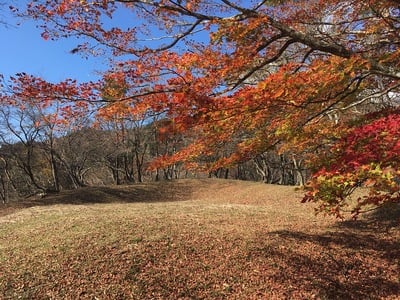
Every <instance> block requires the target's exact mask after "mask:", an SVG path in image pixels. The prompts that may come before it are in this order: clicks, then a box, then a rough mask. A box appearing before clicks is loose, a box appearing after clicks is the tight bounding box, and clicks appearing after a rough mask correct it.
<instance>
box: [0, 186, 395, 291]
mask: <svg viewBox="0 0 400 300" xmlns="http://www.w3.org/2000/svg"><path fill="white" fill-rule="evenodd" d="M300 199H301V193H298V192H295V191H294V189H293V188H292V187H283V186H273V185H265V184H261V183H253V182H239V181H224V180H211V179H210V180H182V181H175V182H169V183H149V184H141V185H133V186H121V187H100V188H84V189H82V190H78V191H69V192H64V193H62V194H60V195H54V196H53V195H52V196H48V197H46V198H44V199H36V200H30V201H26V202H24V203H21V204H19V205H18V206H16V205H11V206H9V207H2V208H1V206H0V208H1V209H0V295H1V296H0V299H400V225H399V223H398V221H399V218H400V214H399V211H398V209H397V208H396V209H395V208H391V210H390V209H389V210H387V211H385V212H379V213H375V214H371V215H368V216H366V217H364V218H362V219H361V220H359V221H357V222H353V221H347V222H337V221H335V220H334V219H332V218H329V217H325V218H324V217H323V216H315V215H314V213H313V207H312V204H301V203H300Z"/></svg>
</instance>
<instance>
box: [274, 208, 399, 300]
mask: <svg viewBox="0 0 400 300" xmlns="http://www.w3.org/2000/svg"><path fill="white" fill-rule="evenodd" d="M399 215H400V209H398V207H397V208H396V209H395V207H386V208H384V210H380V211H379V210H377V211H376V212H374V213H371V214H369V215H368V216H367V217H364V218H363V220H359V221H351V222H341V223H338V224H337V225H336V226H335V227H333V228H332V229H333V230H332V231H328V232H326V233H323V234H320V233H315V234H314V233H309V232H307V233H306V232H298V231H288V230H281V231H275V232H271V233H269V235H270V237H271V239H277V243H279V247H275V248H274V251H272V253H271V251H267V252H268V255H271V254H272V255H274V257H276V260H277V261H278V264H279V265H280V268H279V269H280V270H282V272H278V273H277V274H276V276H275V277H274V280H275V281H276V282H280V284H282V285H295V286H297V287H298V288H301V289H302V290H304V291H307V290H308V291H314V292H315V293H316V298H317V299H386V298H389V299H400V240H399V237H400V226H399V225H398V217H399ZM396 224H397V226H396ZM285 245H286V247H285ZM293 245H296V246H295V247H293ZM290 274H292V275H290Z"/></svg>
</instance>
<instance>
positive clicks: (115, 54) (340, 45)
mask: <svg viewBox="0 0 400 300" xmlns="http://www.w3.org/2000/svg"><path fill="white" fill-rule="evenodd" d="M399 4H400V2H399V1H395V0H388V1H380V0H379V1H378V0H368V1H366V0H357V1H349V0H346V1H337V0H335V1H333V0H323V1H322V0H311V1H304V0H300V1H279V0H276V1H273V0H270V1H268V0H264V1H241V0H207V1H203V0H188V1H185V0H176V1H171V0H159V1H151V0H119V1H118V0H115V1H107V0H95V1H86V0H80V1H77V0H60V1H32V2H30V3H29V5H28V6H27V7H26V8H13V9H14V11H15V12H16V13H17V14H19V15H24V16H28V17H30V18H32V19H34V20H36V21H37V24H38V26H40V27H41V28H42V37H43V38H44V39H60V38H68V37H72V36H79V37H81V38H84V41H85V42H84V43H81V44H79V45H77V47H76V48H74V49H72V51H71V52H72V53H73V54H77V53H80V54H82V55H102V56H104V57H105V59H108V60H109V71H107V72H105V73H104V76H103V80H101V81H99V82H95V83H94V82H89V83H77V82H76V81H74V80H73V79H66V80H65V81H63V82H60V83H57V84H54V83H48V82H46V81H45V80H43V79H41V78H36V77H34V76H31V75H28V74H17V75H16V76H15V77H14V78H12V79H11V82H10V83H9V86H8V90H7V91H6V92H3V94H2V101H3V102H7V103H11V104H14V103H17V102H19V101H16V100H15V99H16V98H18V99H29V101H33V100H32V99H36V101H39V102H40V103H42V105H50V104H49V103H53V102H57V103H58V108H59V112H60V116H61V117H63V118H65V119H66V120H71V119H73V118H74V117H76V116H81V115H82V113H87V112H89V111H94V112H95V113H97V116H98V117H101V118H104V117H107V116H113V115H115V114H119V115H120V116H123V115H124V114H129V115H140V114H142V115H143V114H149V113H151V114H154V115H162V116H164V117H165V118H168V119H170V120H171V122H168V123H166V124H167V126H166V127H165V128H162V129H161V130H162V132H163V133H165V134H167V133H168V132H171V133H173V134H175V133H177V132H179V133H181V134H184V135H185V136H188V137H190V141H191V143H189V144H188V145H187V146H186V147H185V148H183V149H181V150H180V151H177V152H175V153H172V154H171V155H162V156H160V157H159V158H158V159H156V160H154V162H153V167H156V166H160V165H168V164H172V163H174V162H177V161H183V162H185V163H187V166H188V167H191V168H193V167H197V168H206V169H209V170H213V169H217V168H219V167H221V166H227V165H228V166H229V165H231V164H234V163H235V162H238V161H245V160H249V159H252V158H254V157H256V156H257V155H258V154H261V153H264V152H266V151H269V150H271V149H276V150H277V151H279V152H280V153H289V154H290V155H292V156H293V157H299V156H301V157H302V158H304V159H305V160H306V161H307V164H308V166H309V167H310V168H311V169H312V170H313V173H314V175H313V176H312V177H311V179H310V181H309V182H308V184H307V185H306V189H307V194H306V196H305V198H304V201H316V202H318V203H320V209H321V211H324V212H327V213H332V214H335V215H337V216H339V217H340V216H341V215H342V210H343V209H345V207H346V205H347V204H348V197H349V196H350V195H351V194H352V192H353V191H354V189H355V188H357V187H362V186H364V187H367V188H368V189H369V194H368V195H366V196H365V197H363V198H360V199H359V201H358V205H357V206H356V207H355V209H354V211H353V212H354V214H355V215H357V214H358V213H359V212H360V211H361V209H362V208H364V207H365V206H367V205H369V204H382V203H385V202H388V201H395V202H398V201H399V200H400V197H399V178H400V177H399V176H400V161H399V159H398V157H399V154H400V153H399V150H400V141H399V139H398V137H399V124H400V117H399V115H400V114H399V108H398V106H399V103H400V102H399V101H400V82H399V79H400V49H399V44H400V9H399ZM121 16H123V18H124V19H123V20H121V19H118V18H120V17H121ZM227 145H230V147H229V151H225V152H224V155H219V156H218V159H209V160H207V159H202V160H199V159H198V158H199V157H202V158H204V157H214V154H215V153H218V152H219V151H220V150H221V149H224V148H226V147H227Z"/></svg>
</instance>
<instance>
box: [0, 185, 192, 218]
mask: <svg viewBox="0 0 400 300" xmlns="http://www.w3.org/2000/svg"><path fill="white" fill-rule="evenodd" d="M192 192H193V184H192V183H191V182H190V181H184V180H183V181H168V182H164V181H162V182H151V183H143V184H132V185H120V186H117V185H116V186H96V187H82V188H79V189H76V190H66V191H62V192H60V193H50V194H48V195H46V196H45V197H39V196H34V197H30V198H27V199H22V200H18V201H14V202H10V203H7V204H5V205H2V206H0V216H4V215H8V214H11V213H13V212H14V211H16V210H19V209H23V208H28V207H32V206H48V205H56V204H73V205H84V204H100V203H104V204H105V203H135V202H137V203H154V202H171V201H186V200H189V199H191V195H192Z"/></svg>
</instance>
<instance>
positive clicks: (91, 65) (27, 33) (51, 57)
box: [0, 6, 105, 82]
mask: <svg viewBox="0 0 400 300" xmlns="http://www.w3.org/2000/svg"><path fill="white" fill-rule="evenodd" d="M0 10H1V14H0V19H1V20H2V21H5V22H6V23H7V24H8V25H7V26H5V25H2V24H0V40H1V41H2V43H1V44H2V45H1V46H0V73H1V74H3V75H4V76H6V77H8V76H12V75H13V74H15V73H18V72H25V73H29V74H32V75H36V76H40V77H42V78H43V79H46V80H48V81H51V82H57V81H60V80H63V79H65V78H75V79H77V80H79V81H90V80H96V79H97V78H98V77H97V76H96V72H95V70H96V69H97V70H99V69H104V68H105V65H104V63H103V61H104V60H103V59H102V58H101V57H97V58H93V57H90V58H88V59H85V58H83V57H81V56H80V55H78V54H75V55H74V54H71V53H70V51H71V50H72V49H74V48H75V46H76V45H77V44H78V41H77V40H76V39H69V40H58V41H50V40H47V41H45V40H44V39H43V38H42V37H41V36H40V33H41V31H40V30H39V29H38V28H36V26H35V23H34V22H32V21H27V20H26V21H24V20H16V19H15V18H13V17H12V16H11V14H10V13H9V12H8V6H4V7H1V8H0ZM17 23H21V24H20V25H17Z"/></svg>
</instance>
